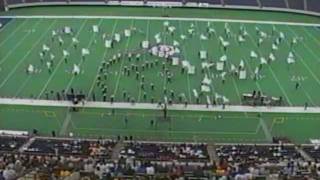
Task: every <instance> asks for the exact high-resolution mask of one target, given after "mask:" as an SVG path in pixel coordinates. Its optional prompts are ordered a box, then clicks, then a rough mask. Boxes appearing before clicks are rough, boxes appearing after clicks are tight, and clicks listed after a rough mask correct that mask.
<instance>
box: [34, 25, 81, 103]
mask: <svg viewBox="0 0 320 180" xmlns="http://www.w3.org/2000/svg"><path fill="white" fill-rule="evenodd" d="M86 22H87V20H85V21H83V22H82V24H81V27H80V29H79V31H78V32H77V34H76V36H75V37H78V36H79V35H80V32H81V31H82V29H83V28H84V26H85V24H86ZM70 47H72V43H71V42H70V44H69V46H68V48H67V49H70ZM63 60H64V57H61V59H60V61H59V63H58V64H57V66H56V67H55V68H54V70H53V72H52V74H51V75H50V77H49V78H48V80H47V82H46V83H45V85H44V86H43V88H42V89H41V91H40V93H39V95H38V97H37V99H39V98H40V97H41V95H42V94H43V92H44V91H45V90H46V88H47V87H48V85H49V83H50V81H51V80H52V78H53V77H54V75H55V73H56V72H57V70H58V69H59V67H60V65H61V63H62V62H63Z"/></svg>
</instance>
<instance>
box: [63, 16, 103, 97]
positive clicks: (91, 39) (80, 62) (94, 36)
mask: <svg viewBox="0 0 320 180" xmlns="http://www.w3.org/2000/svg"><path fill="white" fill-rule="evenodd" d="M102 22H103V19H100V21H99V24H98V27H100V26H101V23H102ZM95 38H96V33H94V34H93V35H92V36H91V38H90V42H89V44H88V46H87V49H90V48H91V46H92V44H93V42H94V40H95ZM85 61H86V60H83V59H82V58H80V60H79V64H78V66H79V67H80V69H81V65H82V63H84V62H85ZM75 77H76V76H75V75H72V78H71V79H70V81H69V83H68V85H67V87H66V89H65V92H68V91H69V88H70V86H71V85H72V83H73V81H74V79H75Z"/></svg>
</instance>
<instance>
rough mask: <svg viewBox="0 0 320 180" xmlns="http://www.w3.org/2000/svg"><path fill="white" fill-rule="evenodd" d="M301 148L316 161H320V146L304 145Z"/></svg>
mask: <svg viewBox="0 0 320 180" xmlns="http://www.w3.org/2000/svg"><path fill="white" fill-rule="evenodd" d="M303 150H304V151H305V152H306V153H307V154H308V155H309V156H310V157H311V158H312V159H313V160H315V161H316V162H320V147H319V146H310V145H309V146H304V147H303Z"/></svg>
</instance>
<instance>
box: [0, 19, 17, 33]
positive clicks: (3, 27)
mask: <svg viewBox="0 0 320 180" xmlns="http://www.w3.org/2000/svg"><path fill="white" fill-rule="evenodd" d="M12 21H14V19H12V20H10V21H9V22H8V23H6V24H5V25H4V26H2V28H1V29H0V33H1V32H2V31H4V30H5V29H6V28H8V25H9V24H12Z"/></svg>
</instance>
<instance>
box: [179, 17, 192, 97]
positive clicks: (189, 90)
mask: <svg viewBox="0 0 320 180" xmlns="http://www.w3.org/2000/svg"><path fill="white" fill-rule="evenodd" d="M178 22H179V31H180V34H182V26H181V21H178ZM181 46H182V49H183V56H184V58H186V57H187V54H186V47H185V45H184V43H182V45H181ZM187 84H188V96H189V101H190V103H191V102H192V98H191V87H190V79H189V75H188V74H187Z"/></svg>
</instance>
